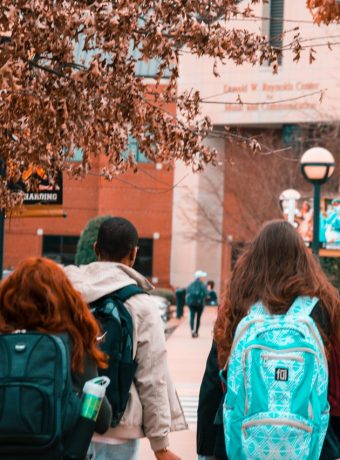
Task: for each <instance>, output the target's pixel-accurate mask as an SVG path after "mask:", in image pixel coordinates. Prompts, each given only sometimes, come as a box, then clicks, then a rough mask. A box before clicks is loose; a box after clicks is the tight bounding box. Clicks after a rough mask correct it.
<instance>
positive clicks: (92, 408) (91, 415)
mask: <svg viewBox="0 0 340 460" xmlns="http://www.w3.org/2000/svg"><path fill="white" fill-rule="evenodd" d="M109 383H110V379H109V378H108V377H105V376H102V377H96V378H94V379H92V380H88V381H87V382H85V385H84V388H83V403H82V407H81V412H80V417H79V420H78V423H77V426H76V428H75V430H74V433H73V434H72V445H71V446H68V447H67V448H66V455H65V456H64V460H84V459H85V458H86V453H87V451H88V448H89V445H90V442H91V439H92V436H93V433H94V428H95V425H96V420H97V417H98V414H99V411H100V407H101V404H102V401H103V398H104V396H105V391H106V388H107V387H108V385H109Z"/></svg>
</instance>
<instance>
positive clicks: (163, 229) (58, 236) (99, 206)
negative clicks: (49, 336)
mask: <svg viewBox="0 0 340 460" xmlns="http://www.w3.org/2000/svg"><path fill="white" fill-rule="evenodd" d="M172 184H173V172H171V171H167V170H165V169H158V166H155V165H154V164H151V163H142V164H140V165H139V171H138V172H137V173H136V174H134V173H132V172H131V173H127V174H125V175H124V176H119V177H117V178H116V179H114V180H113V181H112V182H107V181H105V180H104V179H103V178H101V177H99V175H98V165H97V167H96V166H95V167H94V168H93V172H92V173H91V175H89V176H88V177H87V178H86V179H84V180H82V181H76V180H72V179H69V178H68V177H65V176H64V184H63V188H64V200H63V207H62V209H63V211H64V212H65V214H66V217H64V218H62V217H58V218H56V217H45V218H44V217H39V218H26V217H25V218H16V217H13V218H8V219H7V221H6V232H5V260H4V267H5V268H9V267H15V266H16V265H17V263H18V262H19V261H20V260H21V259H23V258H25V257H29V256H40V255H44V256H47V257H51V258H53V259H55V260H57V261H58V262H60V263H64V264H67V263H72V262H73V261H74V254H75V249H76V244H77V241H78V238H79V235H80V233H81V231H82V229H83V228H84V226H85V225H86V223H87V221H88V220H89V219H91V218H93V217H96V216H99V215H116V216H122V217H126V218H127V219H129V220H131V221H132V222H133V223H134V224H135V225H136V226H137V228H138V231H139V235H140V244H139V246H140V250H139V259H138V261H137V262H138V268H139V269H140V270H141V271H142V272H143V273H144V274H145V275H147V276H148V277H149V278H150V279H153V281H154V283H155V284H156V285H158V286H168V285H169V278H170V266H169V259H170V245H171V215H172V212H171V211H172Z"/></svg>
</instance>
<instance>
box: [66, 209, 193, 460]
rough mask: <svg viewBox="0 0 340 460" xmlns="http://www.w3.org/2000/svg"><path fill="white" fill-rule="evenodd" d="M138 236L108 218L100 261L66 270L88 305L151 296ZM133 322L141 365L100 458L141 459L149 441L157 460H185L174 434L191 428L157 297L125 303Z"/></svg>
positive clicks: (100, 446)
mask: <svg viewBox="0 0 340 460" xmlns="http://www.w3.org/2000/svg"><path fill="white" fill-rule="evenodd" d="M137 245H138V233H137V230H136V228H135V227H134V226H133V225H132V223H131V222H129V221H128V220H126V219H123V218H120V217H112V218H109V219H107V220H105V221H104V222H103V223H102V224H101V226H100V228H99V231H98V237H97V241H96V243H95V252H96V255H97V259H98V261H97V262H92V263H90V264H89V265H82V266H80V267H76V266H69V267H66V272H67V274H68V276H69V278H70V279H71V281H72V282H73V285H74V286H75V288H76V289H77V290H78V291H80V292H81V294H82V295H83V297H84V298H85V300H86V302H88V303H91V302H93V301H95V300H97V299H99V298H100V297H102V296H104V295H107V294H109V293H112V292H114V291H115V290H118V289H120V288H123V287H124V286H127V285H130V284H137V285H138V286H140V287H141V288H143V290H144V291H146V292H149V291H151V290H152V289H153V286H152V285H151V284H150V283H149V281H148V280H147V279H146V278H144V277H143V276H142V275H141V274H139V273H138V272H137V271H135V270H134V269H133V268H132V267H133V265H134V262H135V259H136V255H137V250H138V246H137ZM125 306H126V308H127V309H128V311H129V313H130V314H131V317H132V320H133V351H134V357H135V359H136V361H137V364H138V367H137V371H136V374H135V379H134V382H133V384H132V386H131V388H130V397H129V401H128V404H127V407H126V410H125V412H124V415H123V418H122V420H121V422H120V423H119V425H118V426H117V427H115V428H111V429H109V431H108V432H107V433H106V434H105V436H104V437H103V436H101V437H100V439H99V438H94V441H95V442H94V443H93V454H94V459H95V460H109V459H114V458H117V459H118V458H119V460H135V459H137V458H138V444H139V442H138V440H139V438H143V437H145V436H146V437H147V438H148V439H149V441H150V445H151V448H152V450H153V451H154V454H155V457H156V459H157V460H179V457H177V455H175V454H174V453H172V452H171V451H170V450H169V438H168V435H169V432H170V431H179V430H184V429H187V424H186V421H185V418H184V415H183V411H182V408H181V405H180V402H179V399H178V396H177V393H176V390H175V387H174V385H173V383H172V381H171V379H170V375H169V371H168V367H167V361H166V344H165V337H164V332H163V327H162V324H161V319H160V315H159V312H158V305H157V303H156V301H155V300H154V299H153V297H152V296H149V295H148V294H146V293H145V294H138V295H135V296H133V297H131V298H130V299H129V300H127V301H126V303H125Z"/></svg>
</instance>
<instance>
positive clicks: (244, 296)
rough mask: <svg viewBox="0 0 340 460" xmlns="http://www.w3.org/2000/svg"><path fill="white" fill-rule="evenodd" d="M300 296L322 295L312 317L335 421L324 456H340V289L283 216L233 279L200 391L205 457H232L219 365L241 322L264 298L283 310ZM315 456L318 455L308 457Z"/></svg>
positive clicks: (250, 249)
mask: <svg viewBox="0 0 340 460" xmlns="http://www.w3.org/2000/svg"><path fill="white" fill-rule="evenodd" d="M301 296H305V297H311V298H317V299H318V301H317V302H316V303H315V305H314V308H313V309H312V311H311V314H310V316H311V318H312V319H313V320H314V322H315V324H316V326H317V328H318V330H319V332H320V335H321V337H322V339H323V342H324V346H325V350H326V356H327V359H328V371H329V386H328V401H329V404H330V421H329V425H328V431H327V434H326V438H325V442H324V444H323V449H322V452H321V457H320V459H322V460H334V459H338V458H340V443H339V439H340V429H339V428H340V427H339V422H340V353H339V345H340V302H339V292H338V290H337V289H335V288H334V287H333V285H332V284H331V283H330V282H329V281H328V279H327V277H326V276H325V274H324V273H323V271H322V269H321V267H320V264H319V262H318V261H317V260H316V259H315V257H314V256H313V254H312V253H311V252H310V251H309V250H308V249H307V247H306V245H305V243H304V241H303V240H302V238H301V236H300V235H299V234H298V232H297V231H296V230H295V229H294V228H293V227H292V226H291V224H289V223H288V222H286V221H281V220H280V221H273V222H270V223H268V224H267V225H265V226H264V228H263V229H262V230H261V231H260V233H259V234H258V235H257V237H256V238H255V239H254V240H253V241H252V242H251V243H250V244H249V246H247V248H246V249H245V251H244V252H243V253H242V255H241V256H240V257H239V259H238V261H237V263H236V265H235V268H234V270H233V273H232V274H231V278H230V280H229V281H228V284H227V289H226V294H225V298H224V302H223V303H222V305H221V307H220V308H219V311H218V317H217V321H216V324H215V328H214V342H213V345H212V348H211V351H210V354H209V357H208V360H207V365H206V370H205V374H204V377H203V381H202V384H201V390H200V398H199V407H198V426H197V451H198V453H199V454H200V456H201V457H200V459H201V458H202V459H204V460H207V459H212V460H215V459H216V460H225V459H227V455H226V449H225V440H224V433H223V419H222V414H221V412H222V405H223V400H224V391H223V390H224V389H223V388H222V385H221V380H220V378H219V369H223V368H224V367H225V365H226V363H227V361H228V358H229V356H230V352H231V347H232V343H233V339H234V335H235V331H236V328H237V326H238V324H239V323H240V321H241V320H242V319H244V318H245V317H246V316H247V314H248V312H249V310H250V309H251V307H252V306H254V305H255V306H256V304H258V303H259V302H260V303H261V305H262V306H264V307H265V309H266V311H267V314H270V315H283V314H286V313H287V312H288V310H289V309H290V307H291V305H292V304H293V303H294V300H295V299H297V298H298V297H301ZM254 314H255V313H254ZM254 321H255V320H254ZM300 361H301V358H300ZM240 366H242V363H241V362H240ZM274 382H275V380H274ZM306 391H308V388H306ZM263 392H264V393H265V386H263ZM236 405H237V403H235V406H236ZM267 448H268V449H269V447H268V446H267ZM269 452H270V453H271V455H272V456H270V455H269V457H266V458H271V459H274V458H275V459H276V458H282V457H281V456H280V454H279V455H278V456H276V455H275V453H273V452H272V451H270V450H269ZM257 454H258V453H257ZM258 455H259V454H258ZM289 458H290V457H289ZM303 458H307V457H303ZM312 458H313V459H314V458H316V457H314V456H313V455H312V456H308V459H312ZM287 459H288V457H287Z"/></svg>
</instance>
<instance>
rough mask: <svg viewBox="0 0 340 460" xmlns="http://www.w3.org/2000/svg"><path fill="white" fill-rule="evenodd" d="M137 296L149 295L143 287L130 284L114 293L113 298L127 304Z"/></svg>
mask: <svg viewBox="0 0 340 460" xmlns="http://www.w3.org/2000/svg"><path fill="white" fill-rule="evenodd" d="M137 294H147V292H146V291H144V289H142V288H141V287H139V286H137V284H129V285H128V286H124V287H123V288H121V289H118V290H117V291H114V292H113V293H112V296H113V297H116V298H118V299H119V300H120V301H121V302H123V303H125V302H126V301H127V300H129V299H130V297H133V296H135V295H137Z"/></svg>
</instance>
